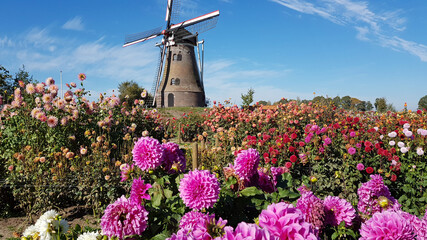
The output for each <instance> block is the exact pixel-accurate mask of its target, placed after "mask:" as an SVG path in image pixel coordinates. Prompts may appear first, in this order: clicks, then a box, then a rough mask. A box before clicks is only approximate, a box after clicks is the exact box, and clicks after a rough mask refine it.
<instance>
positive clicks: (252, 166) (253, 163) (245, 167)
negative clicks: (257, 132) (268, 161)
mask: <svg viewBox="0 0 427 240" xmlns="http://www.w3.org/2000/svg"><path fill="white" fill-rule="evenodd" d="M258 164H259V153H258V151H257V150H255V149H252V148H249V149H248V150H243V151H241V152H240V153H239V154H237V157H236V159H235V160H234V170H235V172H236V173H237V175H239V177H240V178H242V179H247V180H249V179H250V178H251V177H252V176H253V175H255V174H256V173H257V168H258Z"/></svg>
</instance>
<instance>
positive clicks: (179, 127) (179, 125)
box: [178, 123, 181, 144]
mask: <svg viewBox="0 0 427 240" xmlns="http://www.w3.org/2000/svg"><path fill="white" fill-rule="evenodd" d="M180 143H181V123H179V124H178V144H180Z"/></svg>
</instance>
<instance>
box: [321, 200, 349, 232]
mask: <svg viewBox="0 0 427 240" xmlns="http://www.w3.org/2000/svg"><path fill="white" fill-rule="evenodd" d="M323 205H324V207H325V208H324V209H325V223H326V224H330V225H331V226H338V225H340V223H341V222H342V221H344V222H345V225H346V226H347V227H348V226H351V225H352V224H353V219H354V218H355V217H356V210H354V208H353V206H351V204H350V203H349V202H347V200H345V199H342V198H339V197H333V196H327V197H326V198H325V200H324V201H323Z"/></svg>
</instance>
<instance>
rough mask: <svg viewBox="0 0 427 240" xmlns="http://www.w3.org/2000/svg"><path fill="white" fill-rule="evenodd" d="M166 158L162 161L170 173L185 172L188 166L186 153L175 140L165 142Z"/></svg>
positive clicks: (163, 145)
mask: <svg viewBox="0 0 427 240" xmlns="http://www.w3.org/2000/svg"><path fill="white" fill-rule="evenodd" d="M162 147H163V148H164V152H165V158H164V161H163V163H162V165H163V166H164V168H165V170H166V171H168V173H169V174H172V173H177V172H183V171H184V170H185V168H186V164H187V163H186V162H187V161H186V159H185V156H184V153H183V152H182V151H181V149H179V145H178V144H176V143H173V142H168V143H163V144H162Z"/></svg>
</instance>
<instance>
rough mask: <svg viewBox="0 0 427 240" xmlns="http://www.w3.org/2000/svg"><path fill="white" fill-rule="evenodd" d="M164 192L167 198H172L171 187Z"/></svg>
mask: <svg viewBox="0 0 427 240" xmlns="http://www.w3.org/2000/svg"><path fill="white" fill-rule="evenodd" d="M164 193H165V197H166V198H171V197H172V194H173V192H172V190H169V189H165V190H164Z"/></svg>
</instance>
